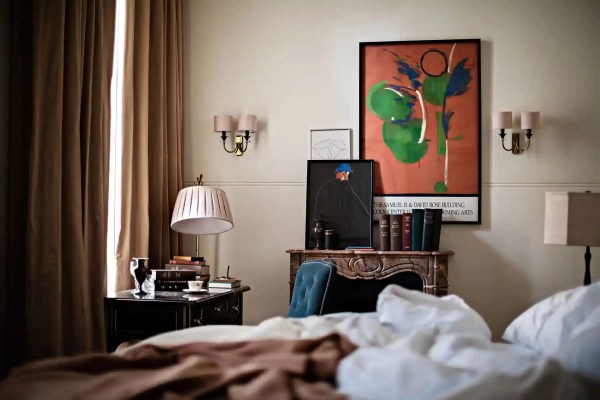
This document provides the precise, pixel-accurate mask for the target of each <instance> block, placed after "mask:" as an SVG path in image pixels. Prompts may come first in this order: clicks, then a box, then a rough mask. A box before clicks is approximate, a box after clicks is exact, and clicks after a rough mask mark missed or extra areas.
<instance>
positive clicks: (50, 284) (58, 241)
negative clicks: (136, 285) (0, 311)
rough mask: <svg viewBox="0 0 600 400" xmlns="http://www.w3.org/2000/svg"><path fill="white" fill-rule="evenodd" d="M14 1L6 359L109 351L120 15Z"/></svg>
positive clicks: (62, 2)
mask: <svg viewBox="0 0 600 400" xmlns="http://www.w3.org/2000/svg"><path fill="white" fill-rule="evenodd" d="M14 4H15V8H14V9H13V21H19V22H21V23H22V24H21V23H17V22H15V23H14V24H13V31H12V49H13V56H12V57H11V63H12V66H11V71H12V72H11V93H10V99H11V116H10V118H11V122H10V125H11V127H10V139H9V140H10V143H9V146H10V149H11V151H10V155H9V184H14V185H15V190H16V193H11V196H9V197H10V199H9V214H11V215H13V217H12V218H10V219H9V230H10V231H11V232H12V233H14V235H13V234H11V235H10V236H11V237H10V238H9V242H10V243H12V244H14V246H12V245H11V248H9V254H8V259H9V266H8V272H9V276H8V281H9V286H10V288H11V289H10V298H9V299H10V300H9V301H10V305H9V310H11V311H10V312H11V315H10V316H9V317H10V318H11V319H12V318H14V321H15V323H14V324H13V323H11V324H10V326H9V331H10V335H9V336H10V338H11V339H12V342H11V348H10V350H11V351H12V354H11V363H12V364H16V363H20V362H22V361H27V360H32V359H38V358H43V357H49V356H57V355H69V354H77V353H83V352H89V351H93V350H102V349H103V348H104V328H103V327H104V320H103V318H104V313H103V294H104V286H105V277H106V269H105V264H106V218H107V203H108V185H107V183H108V161H109V159H108V157H109V147H108V145H109V140H110V103H109V101H110V80H111V74H112V56H113V42H114V19H115V4H114V2H113V1H104V0H56V1H44V0H22V1H18V2H14ZM17 4H18V6H17Z"/></svg>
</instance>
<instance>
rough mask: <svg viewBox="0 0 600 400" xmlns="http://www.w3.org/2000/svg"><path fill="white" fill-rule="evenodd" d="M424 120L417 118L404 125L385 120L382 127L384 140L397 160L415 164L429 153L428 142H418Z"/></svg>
mask: <svg viewBox="0 0 600 400" xmlns="http://www.w3.org/2000/svg"><path fill="white" fill-rule="evenodd" d="M422 123H423V120H422V119H421V118H415V119H413V120H411V121H409V122H408V123H406V124H404V125H400V124H394V123H392V122H387V121H386V122H384V123H383V127H382V133H383V141H384V142H385V144H386V145H387V147H388V148H389V149H390V150H391V151H392V153H393V154H394V157H396V160H398V161H400V162H403V163H406V164H414V163H416V162H417V161H419V160H420V159H421V158H423V156H425V154H426V153H427V148H428V145H427V142H426V141H425V140H424V141H423V143H418V142H419V138H420V137H421V125H422Z"/></svg>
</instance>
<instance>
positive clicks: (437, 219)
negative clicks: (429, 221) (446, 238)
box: [433, 208, 444, 251]
mask: <svg viewBox="0 0 600 400" xmlns="http://www.w3.org/2000/svg"><path fill="white" fill-rule="evenodd" d="M443 213H444V210H442V209H441V208H435V209H434V214H433V251H438V250H439V249H440V236H441V234H442V215H443Z"/></svg>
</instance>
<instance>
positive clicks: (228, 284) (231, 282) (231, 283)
mask: <svg viewBox="0 0 600 400" xmlns="http://www.w3.org/2000/svg"><path fill="white" fill-rule="evenodd" d="M239 286H241V281H240V280H238V279H215V280H212V281H208V287H209V288H235V287H239Z"/></svg>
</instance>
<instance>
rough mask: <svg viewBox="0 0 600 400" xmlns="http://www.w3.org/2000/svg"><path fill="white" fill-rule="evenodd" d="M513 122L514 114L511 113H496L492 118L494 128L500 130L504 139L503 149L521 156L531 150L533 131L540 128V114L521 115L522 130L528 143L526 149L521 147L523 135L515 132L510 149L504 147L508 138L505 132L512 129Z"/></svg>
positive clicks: (524, 113)
mask: <svg viewBox="0 0 600 400" xmlns="http://www.w3.org/2000/svg"><path fill="white" fill-rule="evenodd" d="M512 122H513V121H512V112H510V111H502V112H495V113H494V114H493V116H492V127H493V128H494V129H500V133H499V135H500V138H501V139H502V148H504V150H506V151H512V153H513V154H519V153H521V152H524V151H526V150H527V149H528V148H529V145H530V144H531V137H532V136H533V133H532V132H531V131H532V130H533V129H537V128H539V127H540V113H539V112H537V111H535V112H522V113H521V129H522V130H523V132H525V140H526V141H527V144H526V146H525V148H524V149H522V148H521V147H520V144H521V140H520V138H521V135H520V133H519V132H514V131H513V133H512V142H511V146H510V148H506V146H505V145H504V136H506V133H504V130H505V129H512V127H513V123H512Z"/></svg>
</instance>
